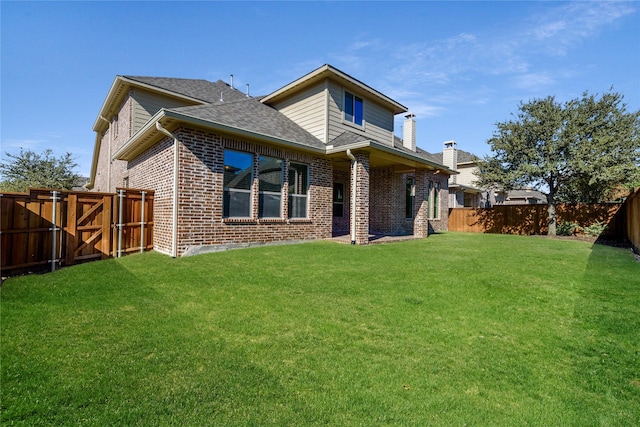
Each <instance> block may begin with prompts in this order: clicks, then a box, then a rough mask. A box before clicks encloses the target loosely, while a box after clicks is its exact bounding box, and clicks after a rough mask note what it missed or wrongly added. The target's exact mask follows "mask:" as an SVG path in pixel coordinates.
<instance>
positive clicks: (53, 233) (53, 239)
mask: <svg viewBox="0 0 640 427" xmlns="http://www.w3.org/2000/svg"><path fill="white" fill-rule="evenodd" d="M51 194H52V199H53V208H52V212H51V216H52V218H51V223H52V225H53V227H51V271H56V255H57V251H56V231H57V228H58V224H57V222H58V221H57V218H56V214H57V212H56V208H57V204H58V192H57V191H55V190H54V191H52V192H51Z"/></svg>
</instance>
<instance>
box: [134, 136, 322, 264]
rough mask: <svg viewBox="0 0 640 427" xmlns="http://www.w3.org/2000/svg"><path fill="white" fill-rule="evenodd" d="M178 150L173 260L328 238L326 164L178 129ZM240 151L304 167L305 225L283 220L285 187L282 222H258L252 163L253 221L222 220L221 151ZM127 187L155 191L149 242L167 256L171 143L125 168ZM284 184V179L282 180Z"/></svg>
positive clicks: (284, 191)
mask: <svg viewBox="0 0 640 427" xmlns="http://www.w3.org/2000/svg"><path fill="white" fill-rule="evenodd" d="M174 134H175V135H176V136H177V137H178V139H179V141H180V144H179V153H180V154H179V191H178V194H179V204H178V206H179V208H178V224H179V227H178V256H179V255H181V254H183V253H184V252H185V251H186V250H187V249H188V248H190V247H193V246H202V245H220V244H237V243H265V242H273V241H286V240H309V239H320V238H327V237H331V220H332V213H331V212H332V211H331V208H332V177H333V168H332V164H331V162H330V161H329V160H327V159H321V158H317V157H313V156H311V155H307V154H304V153H296V152H292V151H286V150H282V149H279V148H276V147H269V146H265V145H261V144H259V143H256V142H253V141H249V140H242V139H238V138H232V137H229V136H226V135H220V134H214V133H210V132H206V131H202V130H196V129H190V128H180V129H178V130H176V131H175V132H174ZM225 148H229V149H233V150H239V151H245V152H249V153H252V154H254V155H255V157H254V159H257V156H259V155H267V156H272V157H277V158H282V159H285V162H284V163H285V173H284V176H285V178H286V177H287V176H288V174H287V173H286V168H287V165H288V162H290V161H293V162H299V163H304V164H307V165H308V166H309V193H308V194H309V205H308V206H309V209H308V218H307V219H287V218H286V216H287V197H286V195H287V186H286V182H285V186H284V188H283V194H284V195H285V196H284V197H283V199H284V200H283V205H284V206H283V218H282V219H271V218H269V219H262V218H258V192H257V188H258V178H257V177H258V173H257V168H258V163H257V160H256V161H254V174H253V175H254V182H253V188H254V192H253V199H252V203H253V206H254V209H253V217H252V218H248V219H229V218H223V212H222V199H223V170H224V149H225ZM128 172H129V177H130V186H131V187H136V188H149V189H153V190H155V209H156V211H155V212H154V218H155V221H156V226H155V232H156V236H154V239H155V242H156V246H157V249H158V250H159V251H161V252H167V253H170V252H171V243H172V239H171V226H172V224H173V222H172V217H171V215H172V197H173V189H172V177H173V141H171V140H170V139H169V138H166V140H165V141H163V142H162V143H161V144H159V145H156V146H154V147H153V148H152V149H150V150H148V151H147V152H145V153H144V154H143V155H141V156H140V157H139V158H138V159H136V161H134V162H131V163H130V165H129V171H128ZM285 181H286V179H285Z"/></svg>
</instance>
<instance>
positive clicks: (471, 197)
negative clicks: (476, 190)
mask: <svg viewBox="0 0 640 427" xmlns="http://www.w3.org/2000/svg"><path fill="white" fill-rule="evenodd" d="M463 197H464V207H465V208H473V207H475V206H476V200H478V196H477V195H475V194H473V193H464V196H463Z"/></svg>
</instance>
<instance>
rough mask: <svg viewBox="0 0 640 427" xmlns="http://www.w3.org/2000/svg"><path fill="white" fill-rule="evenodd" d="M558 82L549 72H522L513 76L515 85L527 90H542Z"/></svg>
mask: <svg viewBox="0 0 640 427" xmlns="http://www.w3.org/2000/svg"><path fill="white" fill-rule="evenodd" d="M555 83H556V80H555V79H554V78H553V77H552V76H550V75H549V74H548V73H528V74H520V75H517V76H515V77H514V78H513V86H514V87H516V88H519V89H525V90H541V89H544V88H548V87H550V86H552V85H554V84H555Z"/></svg>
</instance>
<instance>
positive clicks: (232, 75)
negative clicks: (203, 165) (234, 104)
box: [231, 74, 233, 89]
mask: <svg viewBox="0 0 640 427" xmlns="http://www.w3.org/2000/svg"><path fill="white" fill-rule="evenodd" d="M231 89H233V74H231Z"/></svg>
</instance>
